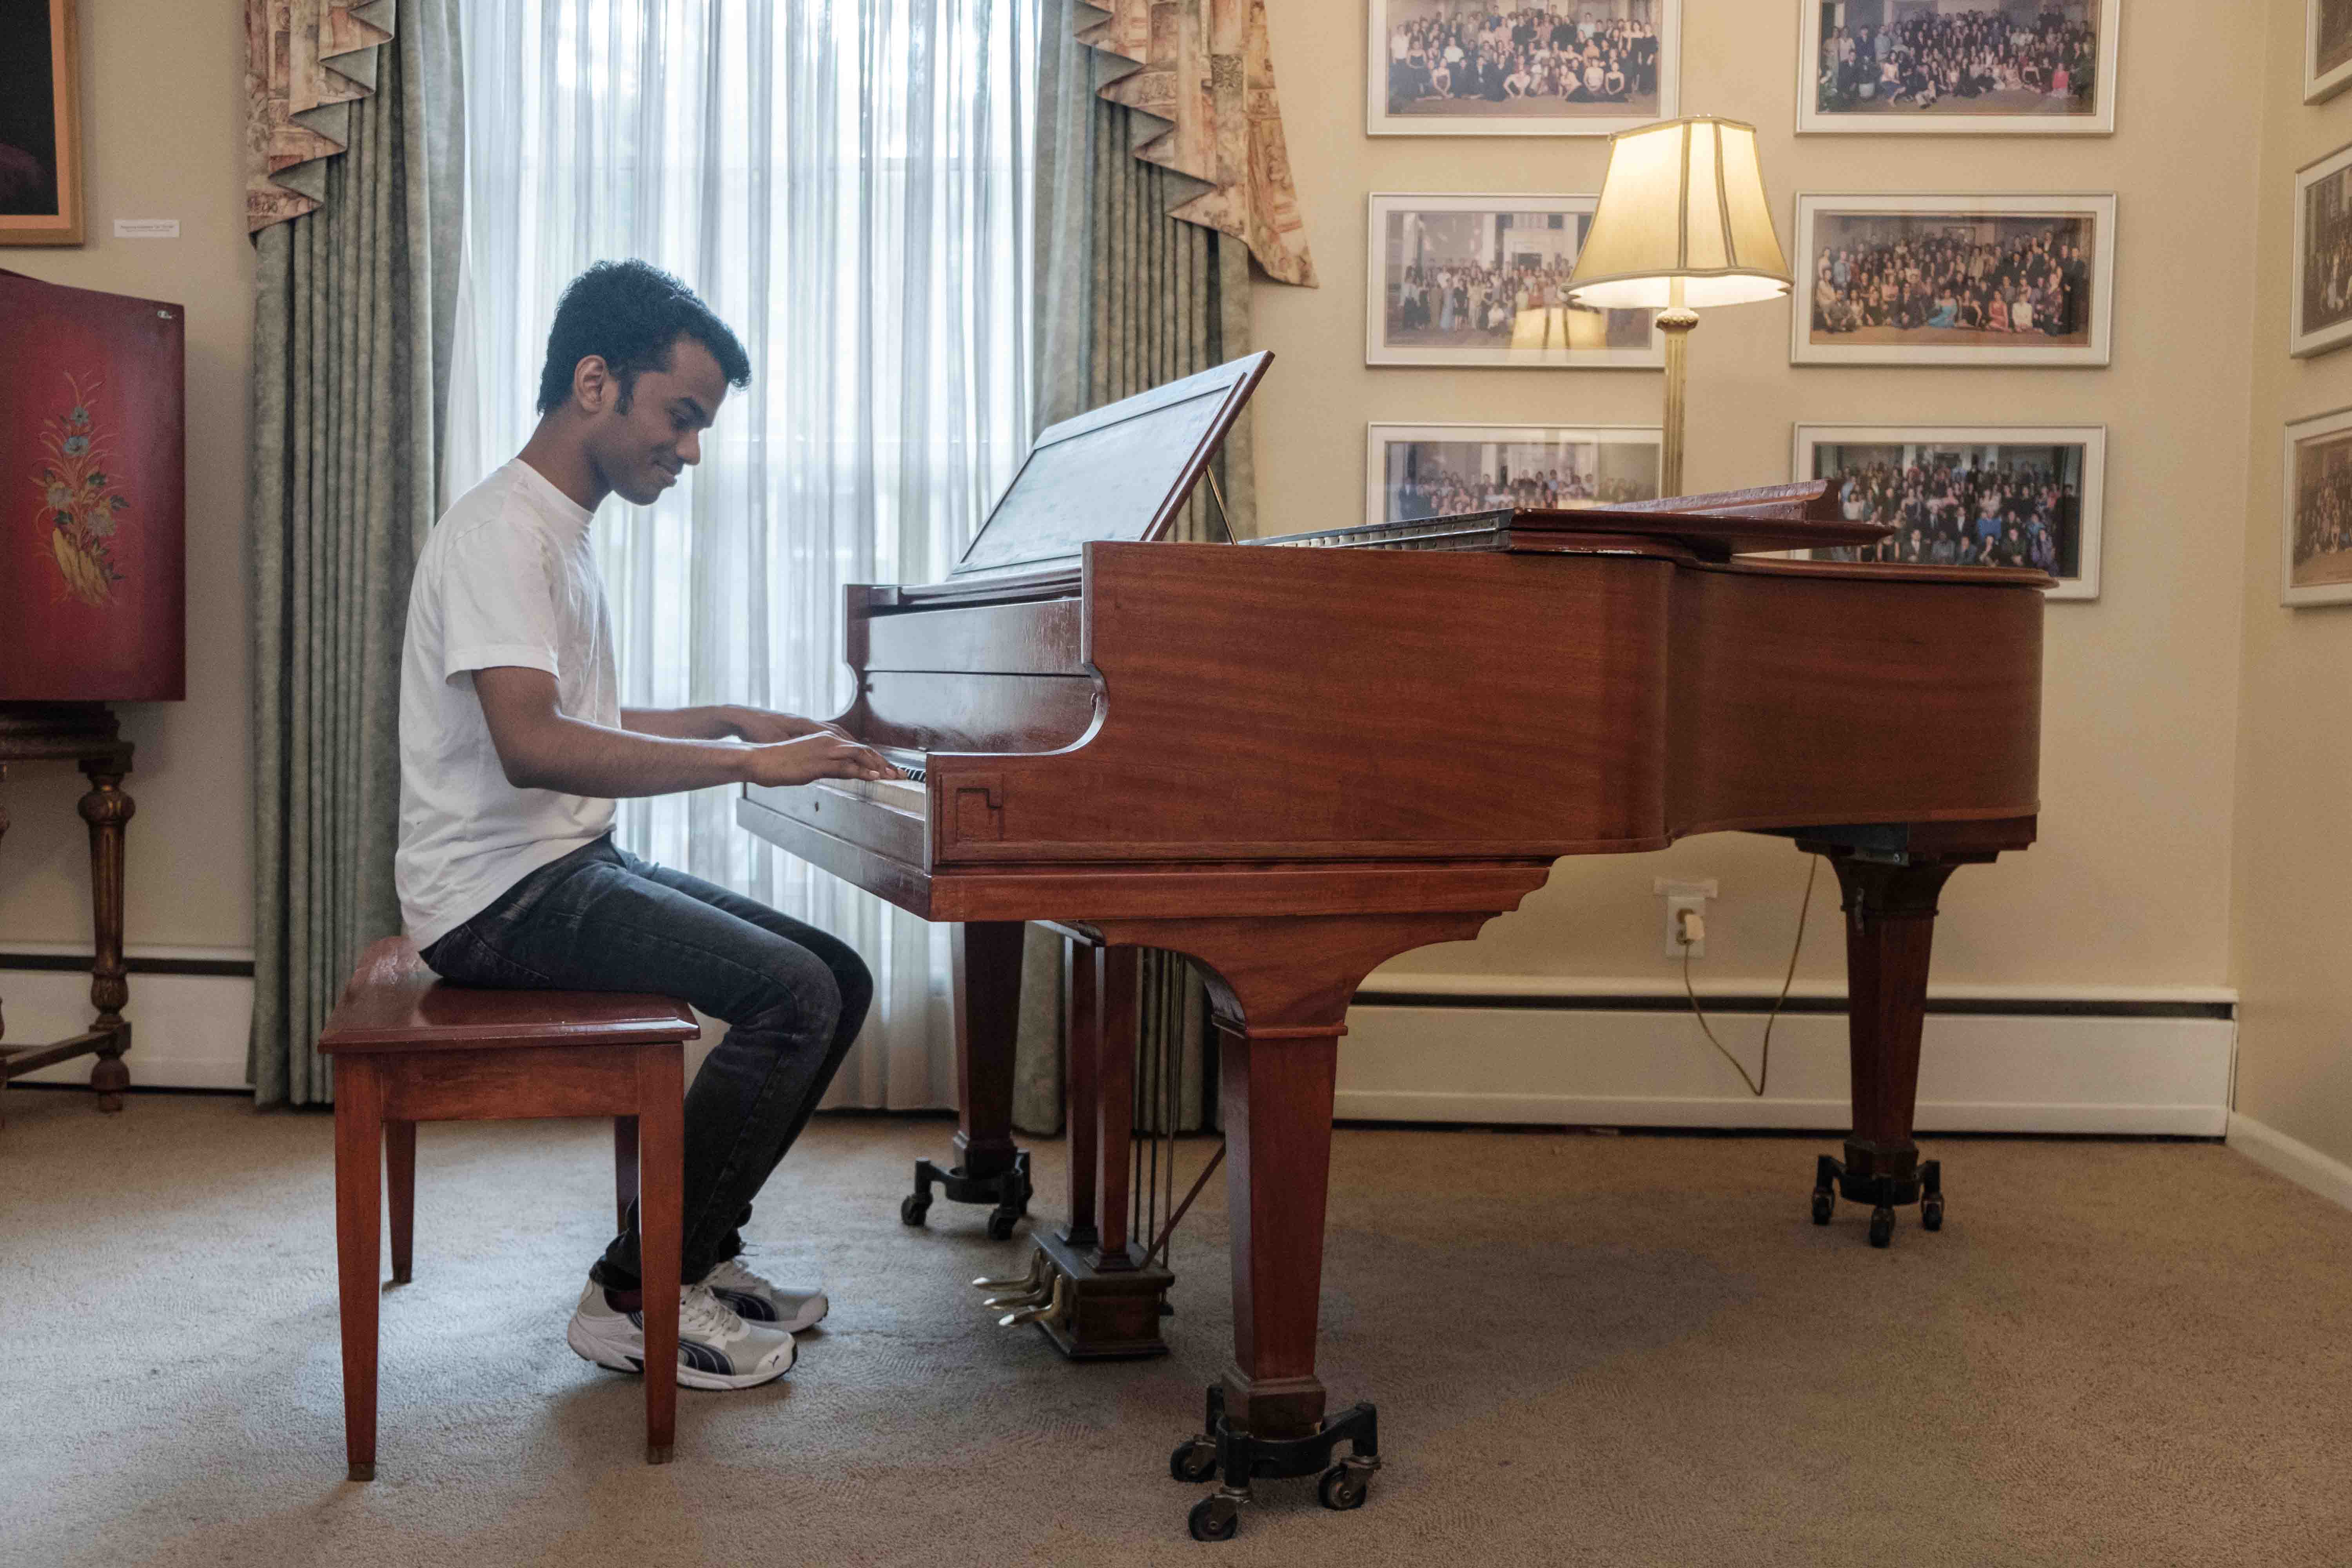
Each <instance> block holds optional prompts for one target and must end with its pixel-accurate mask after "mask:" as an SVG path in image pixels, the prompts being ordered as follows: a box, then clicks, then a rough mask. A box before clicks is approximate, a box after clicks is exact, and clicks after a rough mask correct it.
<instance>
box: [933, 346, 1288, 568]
mask: <svg viewBox="0 0 2352 1568" xmlns="http://www.w3.org/2000/svg"><path fill="white" fill-rule="evenodd" d="M1273 361H1274V355H1273V354H1271V353H1264V352H1261V353H1254V354H1247V355H1244V357H1242V358H1240V359H1237V360H1233V361H1230V362H1228V363H1224V364H1221V365H1218V366H1217V367H1215V368H1214V369H1213V370H1204V371H1202V372H1201V373H1200V374H1197V375H1188V376H1186V377H1184V378H1183V379H1182V380H1181V381H1171V382H1170V383H1169V384H1167V385H1165V386H1158V387H1154V388H1152V389H1151V390H1150V392H1146V393H1142V394H1139V395H1137V396H1134V397H1130V398H1127V399H1125V400H1124V401H1122V402H1118V403H1114V404H1111V405H1108V406H1107V407H1102V408H1097V409H1095V410H1094V411H1093V412H1091V413H1087V414H1081V415H1079V416H1077V417H1076V418H1075V419H1066V420H1064V421H1063V422H1062V423H1061V424H1059V425H1056V426H1053V427H1052V428H1050V429H1048V430H1047V431H1046V432H1045V434H1044V435H1042V436H1040V437H1037V444H1036V445H1035V446H1034V447H1031V448H1030V449H1029V456H1028V457H1027V458H1024V460H1023V462H1022V464H1021V469H1020V471H1019V472H1018V473H1016V474H1014V475H1013V482H1012V483H1011V484H1010V485H1008V486H1006V487H1005V490H1004V494H1003V496H1001V497H999V498H998V500H997V502H996V507H995V509H994V510H992V511H991V512H990V513H989V514H988V521H986V522H984V523H982V525H981V528H980V531H979V532H978V533H976V534H974V535H973V536H972V541H971V544H970V546H968V547H967V548H966V549H965V551H964V552H963V559H962V560H961V561H960V562H958V563H956V566H955V569H954V572H953V574H952V575H953V578H954V579H955V581H956V582H957V583H958V584H963V583H968V582H971V580H972V579H974V578H980V579H982V580H986V579H990V578H994V577H1000V576H1013V575H1028V574H1035V573H1042V572H1051V571H1054V570H1055V569H1056V568H1059V569H1063V570H1070V571H1075V570H1076V567H1077V564H1078V557H1079V554H1080V552H1081V551H1082V549H1083V548H1084V546H1085V545H1086V544H1087V543H1088V542H1091V541H1094V540H1115V541H1119V542H1130V543H1140V542H1148V541H1151V540H1157V539H1160V538H1163V537H1165V536H1166V535H1167V533H1168V532H1169V531H1170V530H1171V529H1172V528H1173V527H1174V526H1175V523H1176V519H1177V517H1178V516H1179V515H1180V514H1181V512H1182V510H1183V509H1184V503H1185V501H1186V500H1188V499H1190V497H1191V496H1192V487H1193V486H1194V485H1195V484H1197V483H1198V482H1199V481H1200V478H1201V475H1202V472H1203V471H1204V470H1206V469H1207V468H1208V466H1209V459H1210V458H1213V457H1214V456H1215V455H1216V451H1217V447H1218V445H1219V443H1221V442H1223V440H1224V438H1225V433H1226V432H1227V431H1228V430H1231V429H1232V428H1233V426H1234V420H1235V419H1237V418H1239V417H1240V416H1241V411H1242V407H1243V405H1244V404H1246V403H1247V402H1248V401H1249V395H1250V394H1251V393H1252V392H1253V391H1255V390H1256V387H1257V384H1258V382H1259V381H1260V380H1261V379H1263V378H1264V376H1265V367H1266V366H1267V365H1268V364H1270V363H1273Z"/></svg>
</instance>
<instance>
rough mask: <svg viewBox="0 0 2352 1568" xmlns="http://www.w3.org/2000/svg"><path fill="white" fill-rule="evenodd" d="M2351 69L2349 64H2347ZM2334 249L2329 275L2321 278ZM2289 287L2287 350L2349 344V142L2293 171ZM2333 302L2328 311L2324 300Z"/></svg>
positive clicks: (2302, 354)
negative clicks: (2291, 282) (2332, 298)
mask: <svg viewBox="0 0 2352 1568" xmlns="http://www.w3.org/2000/svg"><path fill="white" fill-rule="evenodd" d="M2347 69H2352V67H2347ZM2330 246H2333V247H2334V248H2335V259H2336V266H2335V267H2334V268H2332V269H2329V270H2332V274H2333V275H2332V276H2321V275H2320V272H2321V268H2318V267H2315V263H2322V264H2324V263H2325V259H2326V251H2327V249H2328V248H2329V247H2330ZM2292 254H2293V256H2294V285H2293V287H2292V288H2291V289H2290V290H2289V291H2288V294H2287V305H2286V310H2287V321H2286V352H2287V353H2289V354H2292V355H2293V356H2294V357H2295V358H2296V359H2309V358H2311V357H2312V356H2313V355H2315V354H2324V353H2329V352H2330V351H2332V350H2335V349H2340V348H2342V347H2343V346H2344V345H2345V344H2346V343H2347V342H2352V145H2347V146H2343V147H2338V148H2337V149H2336V151H2335V152H2333V153H2326V155H2324V156H2322V157H2319V158H2315V159H2314V160H2313V161H2312V162H2310V163H2305V165H2304V166H2303V167H2302V168H2300V169H2297V170H2296V171H2295V172H2294V250H2293V252H2292ZM2331 294H2332V295H2334V296H2335V297H2336V300H2337V303H2336V306H2335V308H2334V309H2333V310H2330V309H2329V307H2328V304H2327V300H2328V298H2329V296H2330V295H2331Z"/></svg>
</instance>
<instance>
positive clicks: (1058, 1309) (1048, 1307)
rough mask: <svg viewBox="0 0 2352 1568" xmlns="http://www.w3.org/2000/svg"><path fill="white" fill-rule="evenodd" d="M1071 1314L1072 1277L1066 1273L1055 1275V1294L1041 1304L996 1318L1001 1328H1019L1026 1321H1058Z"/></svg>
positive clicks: (997, 1324)
mask: <svg viewBox="0 0 2352 1568" xmlns="http://www.w3.org/2000/svg"><path fill="white" fill-rule="evenodd" d="M1069 1315H1070V1279H1069V1276H1067V1275H1066V1274H1056V1275H1055V1276H1054V1294H1053V1297H1052V1299H1051V1300H1048V1301H1046V1302H1045V1303H1044V1304H1043V1305H1040V1306H1033V1307H1026V1308H1024V1309H1022V1310H1019V1311H1016V1312H1007V1313H1005V1314H1004V1316H1003V1317H1001V1318H999V1319H997V1320H996V1326H997V1327H998V1328H1000V1329H1014V1328H1019V1327H1020V1326H1021V1325H1022V1324H1024V1323H1058V1322H1060V1321H1063V1320H1064V1319H1066V1318H1067V1317H1068V1316H1069Z"/></svg>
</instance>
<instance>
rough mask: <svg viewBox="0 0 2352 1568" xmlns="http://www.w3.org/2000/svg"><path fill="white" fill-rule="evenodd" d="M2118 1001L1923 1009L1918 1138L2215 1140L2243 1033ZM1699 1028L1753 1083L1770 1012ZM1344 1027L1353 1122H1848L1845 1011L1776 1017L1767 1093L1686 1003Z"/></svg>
mask: <svg viewBox="0 0 2352 1568" xmlns="http://www.w3.org/2000/svg"><path fill="white" fill-rule="evenodd" d="M1987 999H1988V998H1985V997H1976V998H1971V1000H1972V1001H1978V1002H1982V1001H1985V1000H1987ZM2137 1000H2138V1001H2139V1002H2141V1003H2143V1004H2144V1003H2146V1002H2147V1001H2149V1000H2152V999H2151V998H2138V999H2137ZM2167 1000H2170V1001H2185V1000H2187V998H2183V997H2179V996H2177V995H2174V996H2170V997H2168V998H2167ZM2210 1000H2211V999H2210V997H2204V996H2200V997H2199V998H2197V1001H2198V1002H2199V1003H2200V1004H2203V1003H2209V1002H2210ZM2047 1001H2048V1004H2049V1005H2053V1006H2064V1007H2066V1008H2068V1009H2070V1010H2067V1011H2053V1012H2048V1013H2042V1012H2035V1011H2032V1010H2030V1009H2029V1008H2027V1007H2026V1006H2025V1005H2023V1004H2022V1002H2020V1003H2019V1005H2017V1006H2014V1007H2011V1006H2004V1007H2003V1008H2002V1009H2001V1010H2000V1011H1997V1012H1979V1011H1956V1012H1947V1013H1931V1014H1930V1016H1929V1017H1928V1018H1927V1028H1926V1032H1925V1035H1924V1037H1923V1039H1922V1043H1921V1048H1920V1062H1919V1100H1918V1114H1917V1120H1916V1125H1917V1127H1918V1128H1919V1130H1920V1131H1946V1132H1959V1131H1971V1132H2105V1133H2162V1134H2172V1135H2175V1136H2188V1137H2207V1138H2211V1137H2219V1136H2221V1134H2222V1133H2223V1132H2224V1131H2227V1130H2228V1127H2229V1109H2228V1106H2229V1085H2230V1056H2231V1047H2232V1043H2233V1040H2234V1037H2235V1027H2236V1026H2235V1025H2234V1024H2233V1023H2232V1022H2231V1020H2230V1019H2229V1018H2228V1017H2226V1016H2199V1015H2200V1013H2201V1011H2202V1010H2201V1008H2192V1009H2190V1010H2189V1015H2190V1016H2173V1015H2169V1014H2166V1013H2157V1014H2155V1015H2153V1016H2151V1015H2150V1014H2149V1013H2147V1012H2146V1011H2144V1010H2138V1009H2136V1008H2132V1007H2129V1006H2127V1005H2122V999H2120V998H2118V999H2116V1003H2117V1005H2118V1011H2116V1012H2114V1013H2108V1014H2101V1013H2097V1012H2084V1011H2080V1010H2079V1009H2081V1008H2082V1007H2083V1006H2084V1001H2083V1000H2082V999H2081V998H2079V997H2078V998H2059V997H2051V998H2048V999H2047ZM1709 1017H1710V1021H1711V1022H1712V1024H1713V1026H1714V1028H1715V1032H1716V1034H1717V1037H1718V1038H1720V1039H1721V1040H1722V1041H1723V1042H1724V1044H1725V1045H1726V1046H1727V1047H1729V1048H1730V1049H1731V1050H1733V1051H1734V1052H1736V1053H1737V1054H1738V1057H1739V1058H1740V1060H1741V1061H1742V1062H1743V1063H1744V1064H1745V1065H1746V1067H1747V1068H1748V1073H1749V1074H1750V1075H1754V1074H1756V1073H1757V1071H1758V1068H1759V1054H1760V1053H1759V1046H1760V1042H1761V1038H1762V1035H1763V1029H1764V1015H1763V1014H1762V1013H1761V1012H1760V1011H1742V1012H1726V1013H1717V1012H1713V1011H1710V1014H1709ZM1348 1028H1349V1033H1348V1035H1347V1037H1345V1038H1343V1039H1342V1040H1341V1041H1340V1045H1339V1094H1338V1100H1337V1105H1336V1110H1337V1112H1338V1114H1339V1115H1340V1116H1341V1117H1344V1118H1349V1119H1353V1120H1362V1121H1469V1122H1497V1123H1538V1124H1546V1123H1549V1124H1564V1125H1586V1126H1623V1127H1722V1128H1738V1129H1765V1128H1785V1129H1791V1130H1796V1129H1818V1130H1841V1129H1843V1128H1845V1127H1846V1126H1848V1125H1849V1124H1850V1120H1851V1112H1850V1101H1849V1098H1848V1095H1849V1082H1850V1080H1849V1074H1848V1066H1847V1044H1846V1023H1845V1019H1844V1017H1843V1016H1842V1015H1840V1014H1837V1013H1825V1012H1820V1011H1809V1012H1804V1013H1798V1014H1783V1015H1782V1016H1781V1017H1780V1021H1779V1023H1778V1024H1777V1025H1776V1026H1775V1027H1774V1029H1773V1033H1772V1058H1771V1072H1770V1075H1769V1079H1767V1080H1766V1084H1765V1087H1766V1089H1767V1090H1768V1092H1767V1093H1766V1094H1765V1095H1764V1096H1762V1097H1761V1098H1759V1097H1757V1096H1755V1095H1753V1094H1751V1093H1750V1092H1749V1091H1748V1087H1747V1086H1746V1084H1744V1083H1743V1082H1742V1081H1741V1079H1740V1076H1739V1073H1738V1070H1737V1069H1735V1068H1733V1066H1732V1065H1731V1063H1729V1062H1727V1061H1726V1060H1725V1059H1724V1058H1723V1057H1722V1056H1721V1055H1720V1054H1718V1053H1717V1050H1716V1049H1715V1047H1712V1046H1710V1045H1709V1044H1708V1043H1707V1040H1706V1037H1705V1036H1704V1035H1703V1034H1702V1033H1701V1032H1700V1030H1699V1026H1698V1023H1697V1020H1696V1019H1695V1018H1694V1017H1693V1016H1691V1015H1690V1013H1689V1011H1688V1010H1687V1008H1686V1007H1685V1010H1683V1011H1681V1012H1675V1011H1671V1010H1661V1009H1656V1008H1651V1007H1633V1008H1629V1007H1624V1006H1612V1005H1596V1004H1595V1003H1591V1002H1588V1004H1587V1005H1584V1006H1581V1007H1580V1006H1577V1005H1574V1004H1573V1002H1570V1003H1568V1004H1567V1005H1560V1006H1557V1007H1547V1006H1539V1005H1538V1006H1530V1005H1528V1004H1527V1001H1526V999H1525V998H1524V997H1523V996H1517V995H1515V996H1514V997H1513V999H1512V1002H1511V1005H1476V1004H1475V1000H1473V999H1472V998H1469V997H1465V998H1464V999H1463V1002H1462V1003H1460V1004H1455V1003H1451V1002H1446V1003H1438V1004H1434V1005H1433V1000H1432V998H1431V997H1430V996H1429V994H1427V993H1426V992H1423V993H1421V994H1419V995H1416V996H1415V998H1414V1000H1412V1002H1410V1003H1407V1004H1405V1005H1389V1004H1387V1003H1384V1002H1383V1001H1382V1000H1381V998H1380V996H1379V995H1378V994H1371V995H1363V996H1360V999H1359V1002H1358V1004H1357V1005H1356V1006H1354V1007H1353V1008H1351V1009H1350V1010H1349V1015H1348Z"/></svg>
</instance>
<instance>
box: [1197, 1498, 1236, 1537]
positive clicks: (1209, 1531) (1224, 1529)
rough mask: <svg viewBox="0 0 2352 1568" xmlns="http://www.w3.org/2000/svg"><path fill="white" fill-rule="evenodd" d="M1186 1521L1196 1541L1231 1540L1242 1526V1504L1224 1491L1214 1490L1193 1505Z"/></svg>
mask: <svg viewBox="0 0 2352 1568" xmlns="http://www.w3.org/2000/svg"><path fill="white" fill-rule="evenodd" d="M1184 1523H1185V1526H1186V1528H1187V1529H1189V1530H1191V1531H1192V1539H1193V1540H1195V1541H1231V1540H1232V1539H1233V1538H1234V1532H1235V1531H1238V1530H1240V1529H1241V1527H1242V1510H1241V1505H1240V1504H1238V1503H1236V1502H1234V1500H1233V1499H1231V1498H1229V1497H1227V1496H1226V1495H1225V1494H1224V1493H1223V1492H1213V1493H1211V1494H1210V1495H1209V1496H1207V1497H1204V1498H1202V1500H1200V1501H1199V1502H1196V1503H1194V1504H1193V1505H1192V1514H1191V1516H1190V1517H1188V1518H1187V1519H1186V1520H1185V1521H1184Z"/></svg>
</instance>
